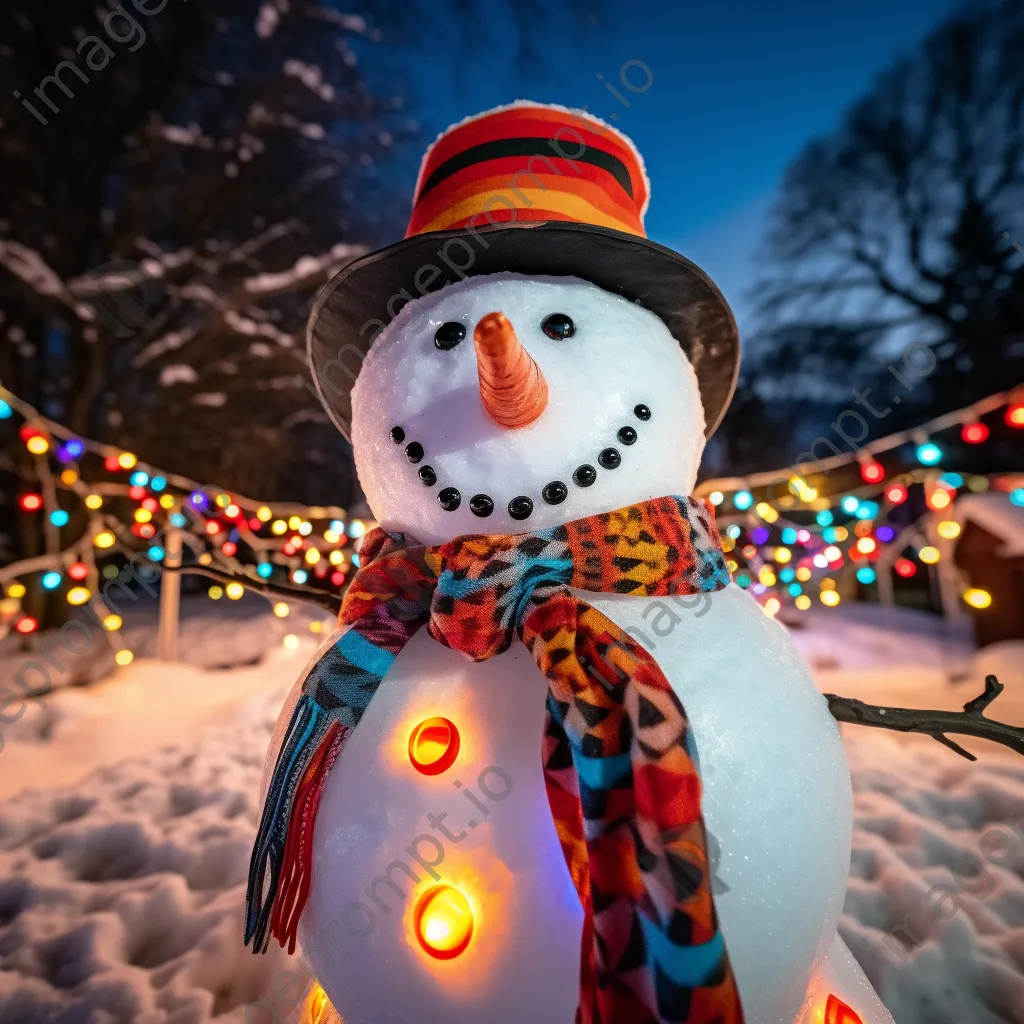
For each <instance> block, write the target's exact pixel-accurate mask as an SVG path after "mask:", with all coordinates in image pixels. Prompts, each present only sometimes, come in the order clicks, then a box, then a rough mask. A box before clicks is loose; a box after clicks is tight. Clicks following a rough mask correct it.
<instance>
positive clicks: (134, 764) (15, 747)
mask: <svg viewBox="0 0 1024 1024" xmlns="http://www.w3.org/2000/svg"><path fill="white" fill-rule="evenodd" d="M880 611H881V612H882V614H878V613H879V612H880ZM225 612H226V609H225V608H223V607H222V608H218V609H217V614H218V616H223V615H224V614H225ZM865 613H867V614H865ZM262 621H263V624H264V625H266V620H262ZM215 623H216V620H211V623H210V629H209V632H208V634H207V636H206V638H205V641H203V642H199V641H198V639H196V641H195V642H193V643H192V644H190V645H189V655H190V657H191V658H193V659H202V658H205V659H206V660H207V662H208V663H209V664H211V665H213V664H217V665H223V664H225V661H224V658H225V657H226V655H225V649H224V648H225V641H226V640H227V638H228V636H229V634H230V633H231V632H233V631H235V630H237V629H239V628H241V627H240V625H239V623H238V622H232V621H231V620H226V619H224V618H221V619H220V621H219V625H220V629H219V631H218V630H215V629H214V628H213V626H214V624H215ZM938 625H939V623H938V620H936V619H933V618H930V617H927V616H924V615H919V614H916V613H911V612H903V613H898V614H893V613H892V612H891V611H890V610H880V609H870V608H868V609H863V610H862V609H859V608H850V609H849V610H848V609H847V608H846V606H844V607H843V608H842V609H837V610H835V611H830V610H824V611H823V613H822V614H821V615H816V616H813V617H810V618H809V620H808V624H807V627H806V628H804V629H795V630H793V635H794V638H795V639H796V641H797V643H798V645H800V646H801V647H802V648H803V649H804V651H805V653H807V654H808V655H809V657H810V658H811V659H812V661H814V662H816V663H817V664H818V668H817V669H816V676H817V679H818V683H819V685H820V686H821V687H822V689H824V690H826V691H838V692H841V693H844V694H849V695H853V696H858V697H861V698H862V699H865V700H874V701H877V702H885V703H899V702H903V703H906V704H916V705H918V706H922V707H941V708H950V709H952V708H958V707H959V706H960V705H962V704H963V703H964V701H966V700H967V699H969V698H970V697H972V696H975V695H976V694H977V693H980V692H981V686H982V679H983V676H984V675H985V674H986V673H987V672H995V673H996V674H998V675H999V678H1000V680H1001V681H1002V682H1004V683H1005V684H1006V687H1007V690H1006V692H1005V693H1004V694H1003V695H1002V696H1001V697H1000V698H999V699H998V700H997V701H996V702H995V703H994V704H993V705H992V706H991V708H990V709H989V712H988V713H989V715H990V716H991V717H995V718H999V719H1001V720H1004V721H1008V722H1013V723H1015V724H1024V646H1021V645H997V646H996V647H993V648H989V649H987V650H985V651H983V652H981V653H980V654H978V655H975V656H973V657H972V656H971V654H970V651H969V648H968V646H967V644H966V642H964V641H963V640H962V639H960V638H958V637H957V636H955V635H954V636H949V635H944V633H943V632H940V631H939V630H938V629H936V627H937V626H938ZM305 636H306V637H307V638H308V639H306V638H304V639H303V640H302V642H301V646H300V647H299V649H297V650H294V651H285V650H283V649H282V648H280V647H273V648H267V646H266V642H265V641H264V642H263V643H262V644H261V645H260V646H259V651H262V652H263V657H262V660H261V661H260V663H259V664H257V665H251V664H246V665H244V666H243V667H240V668H226V669H225V668H222V669H200V668H195V667H190V666H168V665H161V664H158V663H155V662H150V661H147V660H145V659H140V660H139V661H138V662H136V663H135V664H133V665H131V666H129V667H128V668H127V669H123V670H120V671H119V672H117V674H116V675H114V676H112V677H111V678H109V679H106V680H105V681H104V682H103V683H102V684H101V685H99V686H95V685H93V686H85V687H76V688H64V689H61V690H59V691H58V690H55V691H54V692H53V693H51V694H50V695H49V700H50V703H51V706H52V707H53V709H54V715H53V724H52V728H51V729H50V730H49V731H48V732H47V733H46V734H45V735H39V734H37V733H34V732H32V731H31V730H26V731H25V732H24V733H23V734H18V735H12V736H9V737H8V739H9V743H8V746H7V748H6V749H5V750H4V751H3V752H2V753H0V772H2V774H0V780H2V782H3V786H4V790H5V792H6V793H7V794H8V796H7V797H6V799H5V800H4V802H3V804H0V1020H2V1021H3V1022H4V1024H122V1022H123V1024H127V1022H133V1024H210V1022H217V1024H243V1022H248V1024H280V1022H282V1021H297V1019H298V1015H299V1014H298V1006H297V1004H298V1003H299V1002H300V1000H301V993H302V990H303V989H304V988H305V987H306V985H307V984H308V973H307V971H306V970H305V969H304V967H303V965H302V964H301V963H299V964H296V963H295V961H294V960H292V959H289V958H287V957H285V956H284V955H283V954H282V953H281V952H280V951H279V950H277V949H276V948H275V949H272V951H271V952H270V953H269V954H268V956H266V957H253V956H252V955H251V953H250V952H249V951H248V950H247V949H245V948H243V947H242V945H241V941H240V938H239V937H240V934H241V927H242V902H243V894H244V878H245V872H246V868H247V864H248V857H249V849H250V843H251V839H252V834H253V831H254V829H255V814H256V808H257V800H258V793H259V783H260V774H261V771H262V765H263V756H264V752H265V749H266V746H267V743H268V740H269V737H270V732H271V729H272V726H273V724H274V721H275V720H276V718H277V712H278V710H279V708H280V705H281V702H282V700H283V698H284V694H285V693H286V692H287V690H288V689H289V687H290V684H291V682H292V681H293V680H294V679H295V678H296V677H297V676H298V674H299V672H300V671H301V669H302V667H303V665H304V664H305V662H306V660H307V658H308V657H309V655H310V654H311V653H312V651H313V649H314V646H315V645H314V642H313V641H314V638H313V637H312V635H310V634H308V632H307V633H306V634H305ZM139 642H140V643H141V640H139ZM242 646H243V647H244V646H245V645H242ZM251 660H252V655H251V652H250V651H246V652H245V656H244V657H243V656H242V654H241V653H240V654H239V661H245V662H249V661H251ZM6 667H7V666H4V668H5V669H6ZM951 671H952V672H953V673H954V674H955V675H956V677H957V679H958V680H959V681H957V682H955V683H951V682H950V680H949V673H950V672H951ZM7 678H9V677H8V676H5V681H6V679H7ZM204 692H205V693H206V694H207V695H208V696H207V697H206V698H205V699H206V703H204V702H203V699H202V694H203V693H204ZM37 712H38V709H32V713H37ZM28 714H29V712H26V715H25V717H26V718H27V717H28ZM843 733H844V741H845V743H846V747H847V751H848V754H849V759H850V767H851V771H852V774H853V780H854V791H855V832H854V839H853V859H852V865H851V872H850V885H849V893H848V895H847V899H846V908H845V913H844V915H843V918H842V920H841V922H840V933H841V935H842V936H843V938H844V939H845V940H846V942H847V943H848V944H849V946H850V948H851V950H852V951H853V953H854V954H855V955H856V956H857V958H858V960H859V961H860V963H861V964H862V966H863V967H864V970H865V971H866V972H867V973H868V975H869V977H870V978H871V980H872V981H873V982H874V984H875V986H876V987H877V988H878V990H879V992H880V994H881V995H882V997H883V999H884V1000H885V1002H886V1004H887V1005H888V1006H889V1008H890V1009H891V1010H892V1012H893V1015H894V1017H895V1020H896V1021H897V1024H1002V1022H1008V1024H1024V818H1022V817H1021V808H1022V807H1024V762H1022V760H1021V759H1020V758H1015V757H1013V756H1012V755H1008V754H1006V753H1005V751H1003V750H1002V748H998V747H995V746H993V745H991V744H987V743H982V742H974V741H970V740H968V741H966V745H967V746H969V747H970V748H971V749H972V750H974V751H975V752H977V753H978V754H979V755H980V757H981V760H980V761H979V762H977V763H974V764H972V763H969V762H967V761H965V760H963V759H960V758H958V757H956V755H954V754H953V753H952V752H951V751H949V750H946V749H944V748H943V747H941V746H940V745H938V744H937V743H935V742H934V741H932V740H929V739H927V738H919V737H902V736H896V735H895V734H894V735H889V734H883V733H880V732H875V731H873V730H867V729H857V728H855V727H852V726H844V728H843ZM137 736H141V742H140V741H138V740H137V739H136V737H137ZM32 749H35V750H37V751H39V752H40V754H41V755H42V756H41V757H40V758H39V759H38V760H35V761H30V760H27V759H26V760H22V761H21V762H20V763H19V762H18V758H19V757H24V756H25V755H24V753H23V752H24V751H27V750H32ZM83 751H84V752H87V756H83ZM64 762H70V763H67V764H66V765H65V764H64ZM54 766H57V767H54ZM54 773H56V776H57V778H53V775H54ZM12 776H13V777H12ZM22 788H24V789H25V792H20V793H18V794H17V795H11V794H14V793H17V791H18V790H20V789H22ZM814 841H815V839H814V837H813V836H811V837H808V842H811V843H813V842H814ZM941 890H945V891H946V892H947V893H948V894H949V895H948V897H944V896H943V895H942V891H941Z"/></svg>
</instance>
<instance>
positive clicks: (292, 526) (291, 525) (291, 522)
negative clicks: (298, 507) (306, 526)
mask: <svg viewBox="0 0 1024 1024" xmlns="http://www.w3.org/2000/svg"><path fill="white" fill-rule="evenodd" d="M301 525H302V519H301V518H300V517H299V516H289V517H288V529H289V530H297V529H298V528H299V527H300V526H301Z"/></svg>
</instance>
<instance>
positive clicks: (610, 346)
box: [328, 274, 704, 544]
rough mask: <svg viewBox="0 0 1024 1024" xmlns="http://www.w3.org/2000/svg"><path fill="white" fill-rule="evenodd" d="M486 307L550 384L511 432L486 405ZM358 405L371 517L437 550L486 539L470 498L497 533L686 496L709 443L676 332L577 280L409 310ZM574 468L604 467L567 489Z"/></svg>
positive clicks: (375, 363) (385, 341)
mask: <svg viewBox="0 0 1024 1024" xmlns="http://www.w3.org/2000/svg"><path fill="white" fill-rule="evenodd" d="M492 312H501V313H504V314H505V316H506V317H508V319H509V321H510V322H511V324H512V326H513V328H514V329H515V332H516V335H517V337H518V338H519V341H520V342H521V343H522V345H523V347H524V348H525V349H526V351H527V352H529V354H530V355H531V356H532V357H533V358H534V360H536V362H537V364H538V365H539V366H540V369H541V372H542V373H543V374H544V377H545V379H546V380H547V384H548V396H549V397H548V404H547V407H546V408H545V410H544V412H543V413H542V414H541V415H540V417H539V418H538V419H536V420H535V421H534V422H533V423H531V424H529V425H528V426H525V427H521V428H519V429H516V430H509V429H507V428H505V427H502V426H499V425H498V424H497V423H496V422H495V421H494V420H492V419H491V417H490V416H489V415H488V413H487V412H486V410H485V409H484V407H483V403H482V402H481V400H480V385H479V378H478V376H477V362H476V352H475V349H474V346H473V331H474V328H475V327H476V325H477V323H478V322H479V321H480V319H481V318H482V317H484V316H485V315H486V314H488V313H492ZM552 313H564V314H566V315H568V316H569V317H571V318H572V320H573V321H574V323H575V326H576V333H575V334H574V335H573V336H572V337H569V338H566V339H564V340H554V339H552V338H550V337H548V336H547V335H545V334H544V332H543V330H542V329H541V324H542V323H543V321H544V320H545V318H546V317H548V316H549V315H550V314H552ZM452 321H455V322H458V323H460V324H462V326H463V327H464V328H465V331H466V334H465V337H464V338H463V340H462V341H461V342H460V343H458V344H457V345H456V346H455V347H454V348H451V349H447V350H440V349H438V348H437V347H436V346H435V344H434V335H435V333H436V332H437V329H438V328H439V327H440V326H441V325H442V324H443V323H446V322H452ZM329 390H330V389H329V388H328V392H329ZM329 398H330V395H329V393H328V399H329ZM352 402H353V423H352V430H353V434H352V438H353V445H354V448H355V453H356V466H357V468H358V470H359V481H360V483H361V485H362V488H363V493H364V494H365V495H366V499H367V501H368V502H369V505H370V508H371V509H372V510H373V512H374V514H375V517H376V519H377V520H378V521H379V522H380V523H381V524H382V525H384V526H385V527H386V528H387V529H389V530H402V531H407V532H409V533H410V534H411V535H412V536H414V537H416V538H417V539H419V540H421V541H423V542H425V543H429V544H436V543H442V542H444V541H446V540H449V539H450V538H452V537H455V536H459V535H464V534H468V533H479V532H480V530H481V528H482V521H481V520H480V519H478V518H477V516H475V515H474V514H473V513H472V512H471V511H470V507H469V502H470V498H472V497H473V495H474V494H486V495H488V496H489V497H490V498H491V499H492V500H493V502H494V512H493V514H492V515H490V516H489V517H488V518H487V519H486V524H487V532H488V533H522V532H523V530H524V529H532V530H538V529H543V528H545V527H547V526H553V525H555V524H557V523H563V522H565V521H566V520H568V519H578V518H580V517H581V516H587V515H592V514H594V513H597V512H609V511H611V510H612V509H616V508H622V507H623V506H625V505H629V504H632V503H633V502H637V501H645V500H647V499H648V498H656V497H662V496H663V495H664V494H666V493H670V494H689V493H690V491H691V490H692V487H693V480H694V477H695V475H696V471H697V464H698V462H699V461H700V454H701V451H702V450H703V447H704V412H703V409H702V408H701V404H700V396H699V394H698V390H697V379H696V376H695V375H694V372H693V369H692V367H691V366H690V364H689V362H688V361H687V359H686V357H685V356H684V355H683V352H682V350H681V348H680V347H679V343H678V342H677V341H676V340H675V339H674V338H673V337H672V335H671V334H669V332H668V328H666V327H665V325H664V323H662V321H661V320H659V319H658V317H656V316H655V315H654V314H653V313H650V312H648V311H647V310H644V309H642V308H640V307H639V306H638V305H636V304H635V303H633V302H627V301H626V300H625V299H623V298H621V297H619V296H617V295H612V294H610V293H609V292H605V291H603V290H602V289H600V288H598V287H596V286H595V285H592V284H589V283H587V282H585V281H580V280H577V279H575V278H565V277H559V278H526V277H524V276H523V275H521V274H493V275H490V276H485V277H474V278H470V279H469V280H466V281H462V282H459V283H458V284H454V285H450V286H449V287H447V288H444V289H442V290H441V291H439V292H437V293H435V294H430V295H427V296H425V297H424V298H421V299H417V300H415V301H413V302H409V303H407V304H406V305H405V307H404V308H403V309H402V310H401V312H400V313H399V314H398V316H397V317H395V319H394V320H393V321H392V322H391V323H390V324H389V325H388V326H387V328H385V329H384V330H383V331H381V333H380V335H379V336H378V337H377V340H376V341H375V343H374V346H373V348H372V350H371V352H370V354H369V355H368V356H367V357H366V360H365V362H364V363H363V365H362V367H361V369H360V371H359V376H358V378H357V380H356V384H355V387H354V389H353V392H352ZM640 403H643V404H645V405H647V406H648V407H649V408H650V410H651V417H650V420H649V421H644V420H640V419H638V418H637V416H636V415H635V413H634V408H635V407H636V406H637V405H638V404H640ZM393 427H401V428H402V430H403V431H404V437H405V440H404V442H403V443H401V444H396V443H395V442H394V441H393V440H392V436H391V430H392V428H393ZM622 427H631V428H633V429H634V430H635V431H636V433H637V435H638V437H637V440H636V442H635V443H633V444H628V445H627V444H624V443H622V442H620V441H619V440H618V438H617V435H618V432H619V430H620V428H622ZM595 437H597V438H600V439H601V440H600V442H599V443H595V441H594V438H595ZM411 442H417V443H418V444H420V445H422V447H423V453H424V454H423V459H422V462H421V463H420V464H419V465H411V464H410V461H409V459H408V458H407V457H406V454H405V451H404V448H405V445H406V444H408V443H411ZM606 448H615V449H618V452H619V455H620V457H621V465H619V466H618V468H613V469H604V468H601V465H600V462H599V458H598V456H599V455H600V453H601V452H602V451H603V450H604V449H606ZM581 465H589V466H593V467H594V468H595V469H596V470H597V480H596V482H595V483H594V484H593V485H592V486H589V487H581V486H579V485H577V484H576V483H574V482H573V473H574V472H575V470H576V469H577V468H578V467H579V466H581ZM423 466H430V467H431V468H432V469H433V470H434V472H435V473H436V476H437V484H436V487H429V488H428V487H424V486H423V481H422V480H421V479H420V477H419V475H418V474H419V469H420V468H422V467H423ZM552 481H561V482H562V483H564V484H565V485H566V486H567V487H568V497H567V498H566V499H565V501H564V502H563V503H561V504H558V505H555V506H552V505H549V504H547V503H546V502H545V501H544V500H543V498H542V497H541V491H542V490H543V489H544V487H545V486H546V485H547V484H548V483H551V482H552ZM448 487H454V488H457V489H458V491H459V492H460V494H461V497H462V503H461V505H460V506H459V508H458V509H457V510H455V511H445V510H444V509H442V508H441V506H440V505H439V504H438V501H437V495H438V494H439V492H440V490H441V489H442V488H448ZM518 496H525V497H528V498H530V499H531V501H532V502H533V513H532V515H531V516H530V519H529V521H528V522H526V523H523V522H519V521H517V520H514V519H512V518H511V516H510V515H509V514H508V511H507V509H508V504H509V502H510V501H511V500H512V499H513V498H516V497H518Z"/></svg>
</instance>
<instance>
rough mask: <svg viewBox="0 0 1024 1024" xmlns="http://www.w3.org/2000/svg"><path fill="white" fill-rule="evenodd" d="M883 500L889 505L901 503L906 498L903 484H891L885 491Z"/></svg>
mask: <svg viewBox="0 0 1024 1024" xmlns="http://www.w3.org/2000/svg"><path fill="white" fill-rule="evenodd" d="M885 500H886V501H888V502H889V504H890V505H902V504H903V502H905V501H906V500H907V489H906V487H904V486H903V484H893V485H892V486H891V487H889V488H888V489H887V490H886V492H885Z"/></svg>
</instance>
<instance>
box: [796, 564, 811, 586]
mask: <svg viewBox="0 0 1024 1024" xmlns="http://www.w3.org/2000/svg"><path fill="white" fill-rule="evenodd" d="M796 578H797V579H798V580H799V581H800V582H801V583H806V582H807V581H808V580H809V579H810V578H811V570H810V569H809V568H808V567H807V566H806V565H801V566H800V568H799V569H797V571H796Z"/></svg>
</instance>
